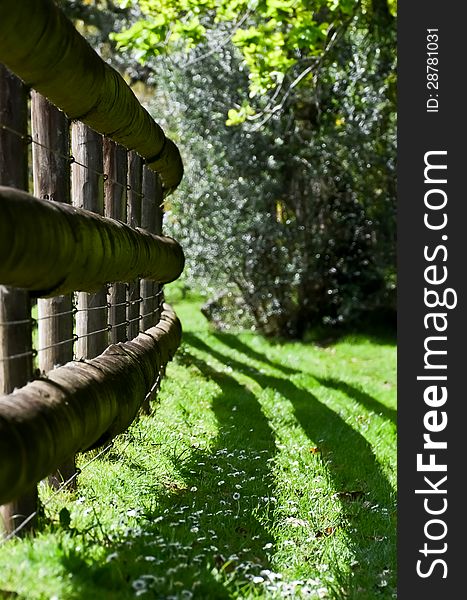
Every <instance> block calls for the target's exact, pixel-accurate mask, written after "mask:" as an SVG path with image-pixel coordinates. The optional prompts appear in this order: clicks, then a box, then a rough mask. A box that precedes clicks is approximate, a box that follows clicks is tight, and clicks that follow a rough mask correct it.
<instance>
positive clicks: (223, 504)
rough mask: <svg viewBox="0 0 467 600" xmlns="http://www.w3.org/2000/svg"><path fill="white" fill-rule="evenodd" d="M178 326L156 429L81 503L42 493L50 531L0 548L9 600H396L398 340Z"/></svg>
mask: <svg viewBox="0 0 467 600" xmlns="http://www.w3.org/2000/svg"><path fill="white" fill-rule="evenodd" d="M176 310H177V312H178V314H179V316H180V318H181V320H182V323H183V326H184V343H183V346H182V348H181V349H180V351H179V352H178V354H177V357H176V359H175V361H174V362H173V363H171V364H170V366H169V368H168V369H167V378H166V379H165V380H164V382H163V385H162V390H161V392H160V394H159V397H158V401H157V403H154V412H153V414H152V415H151V416H150V417H141V418H140V419H139V421H138V422H137V423H135V424H134V425H133V426H132V427H131V428H130V430H129V431H128V432H127V433H126V434H124V435H122V436H120V437H119V438H118V439H117V440H115V443H114V444H113V446H112V447H111V448H110V449H109V450H108V451H107V452H106V453H105V454H104V455H103V456H102V457H101V458H99V459H98V460H95V461H94V462H92V463H91V464H89V465H88V466H87V467H86V468H83V471H82V473H81V474H80V476H79V489H78V491H77V492H74V493H71V492H61V493H59V494H58V495H56V496H54V497H51V496H50V491H49V490H48V489H47V488H46V487H45V486H44V485H42V484H41V497H42V499H43V501H44V502H45V503H46V506H45V509H44V511H43V512H44V514H43V516H42V518H41V528H40V530H39V532H38V533H37V534H36V535H35V536H34V537H33V538H26V539H23V540H15V541H12V542H9V543H7V544H5V545H3V546H2V547H0V589H1V590H3V591H2V592H0V598H11V597H21V598H27V599H28V600H33V599H36V598H41V599H42V598H47V599H52V598H54V599H60V600H62V599H63V600H64V599H78V598H79V599H86V600H87V599H89V600H94V599H112V598H115V599H122V600H123V599H126V598H136V597H140V596H141V597H142V598H148V599H149V598H161V599H162V598H165V599H171V598H172V599H174V600H175V599H185V598H186V599H188V598H199V599H202V600H209V599H223V598H244V599H249V598H271V599H274V598H277V599H279V598H329V599H331V598H332V599H343V598H348V599H359V600H366V599H368V600H379V599H389V598H395V597H396V591H395V589H396V572H395V567H396V539H395V538H396V493H395V486H396V357H395V345H394V341H391V340H387V339H382V338H377V337H372V338H370V337H368V336H364V335H361V336H347V337H343V338H341V339H340V340H339V341H336V342H334V343H330V344H328V345H326V346H324V345H318V344H315V343H311V342H310V343H308V344H306V343H299V342H295V343H286V342H284V343H278V342H271V341H267V340H265V339H264V338H262V337H260V336H259V335H257V334H254V333H251V332H243V333H242V332H241V333H233V332H229V333H218V332H214V331H212V330H210V329H209V326H208V324H207V322H206V321H205V320H204V318H203V317H202V315H201V314H200V313H199V303H196V302H194V301H187V300H186V301H180V302H178V303H177V304H176ZM90 457H92V454H91V455H87V456H84V457H81V458H80V461H81V464H82V465H83V464H85V463H86V462H87V461H89V459H90ZM9 592H10V593H9ZM13 592H14V593H13Z"/></svg>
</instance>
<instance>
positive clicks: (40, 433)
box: [0, 304, 181, 503]
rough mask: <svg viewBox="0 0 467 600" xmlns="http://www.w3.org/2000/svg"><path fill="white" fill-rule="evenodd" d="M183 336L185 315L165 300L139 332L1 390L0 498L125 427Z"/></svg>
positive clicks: (21, 489) (6, 499)
mask: <svg viewBox="0 0 467 600" xmlns="http://www.w3.org/2000/svg"><path fill="white" fill-rule="evenodd" d="M180 338H181V327H180V323H179V321H178V319H177V317H176V315H175V313H174V312H173V311H172V310H171V309H170V307H169V306H168V305H167V304H166V305H164V310H163V313H162V317H161V320H160V321H159V323H158V324H157V325H156V326H155V327H152V328H150V329H148V330H147V331H146V332H144V333H141V334H140V335H138V336H137V337H136V338H135V339H134V340H132V341H130V342H123V343H119V344H116V345H112V346H109V348H108V349H107V350H106V351H105V352H104V353H103V354H101V355H100V356H99V357H97V358H94V359H92V360H89V361H85V362H70V363H68V364H66V365H64V366H62V367H58V368H57V369H54V370H53V371H51V372H50V374H49V375H48V377H47V378H44V377H42V378H40V379H37V380H36V381H33V382H31V383H29V384H28V385H27V386H25V387H23V388H22V389H20V390H17V391H15V392H13V393H12V394H9V395H8V396H3V397H0V456H1V457H2V460H1V461H0V503H5V502H9V501H10V500H13V499H14V498H16V497H17V496H18V495H20V494H21V493H23V492H25V491H26V490H28V489H30V487H31V485H32V484H34V483H36V482H37V481H39V480H40V479H42V478H43V477H45V476H47V474H48V473H51V472H52V471H53V470H54V469H56V468H57V467H58V466H59V465H60V464H61V463H63V461H64V460H65V459H67V458H68V457H69V456H71V455H72V454H74V453H76V452H82V451H84V450H89V449H91V448H93V447H97V446H101V445H103V444H105V443H106V442H107V441H109V440H110V439H112V438H113V437H115V436H116V435H117V434H118V433H121V432H123V431H124V430H125V429H126V428H127V427H128V426H129V425H130V424H131V422H132V421H133V419H134V418H135V416H136V414H137V412H138V409H139V407H140V405H141V402H142V400H143V399H144V398H145V397H146V396H147V395H148V394H149V393H150V392H151V390H152V389H153V387H154V385H157V383H158V378H159V377H160V373H161V372H162V370H163V368H164V367H165V365H166V364H167V361H168V360H169V359H170V358H172V356H173V354H174V353H175V350H176V349H177V348H178V346H179V344H180ZM5 456H8V457H9V458H8V460H3V457H5Z"/></svg>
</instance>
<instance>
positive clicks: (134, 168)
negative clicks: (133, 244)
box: [127, 152, 143, 340]
mask: <svg viewBox="0 0 467 600" xmlns="http://www.w3.org/2000/svg"><path fill="white" fill-rule="evenodd" d="M142 193H143V159H142V158H141V156H139V155H138V154H137V153H136V152H130V153H129V155H128V215H127V223H128V224H129V225H131V227H140V226H141V196H142ZM139 298H140V282H139V279H136V280H134V281H131V282H130V283H129V284H128V311H127V319H128V323H129V325H128V339H129V340H132V339H133V338H135V337H136V336H137V335H138V333H139V330H140V327H139V325H140V321H139V316H140V306H139V305H140V303H139Z"/></svg>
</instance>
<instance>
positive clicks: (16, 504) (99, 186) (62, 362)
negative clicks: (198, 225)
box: [0, 0, 184, 534]
mask: <svg viewBox="0 0 467 600" xmlns="http://www.w3.org/2000/svg"><path fill="white" fill-rule="evenodd" d="M0 14H1V19H0V63H1V64H0V504H3V506H2V507H1V516H2V517H3V521H4V528H5V530H6V532H7V533H8V532H10V534H11V533H14V532H15V531H17V530H18V528H19V527H21V526H22V525H24V523H25V522H26V521H25V520H29V521H31V522H32V519H31V515H34V513H35V511H36V508H37V489H36V484H37V482H39V481H40V480H41V479H43V478H45V477H47V476H49V479H50V481H51V483H52V484H53V485H55V486H61V485H64V484H66V483H69V482H74V481H76V479H75V476H76V471H75V467H74V456H75V454H76V453H78V452H83V451H85V450H89V449H92V448H96V447H98V446H102V445H103V444H105V443H106V442H108V441H109V440H111V439H112V438H113V437H114V436H115V435H117V434H118V433H120V432H122V431H124V430H125V429H126V428H127V427H128V426H129V425H130V423H131V422H132V421H133V420H134V418H135V416H136V415H137V414H138V411H139V410H140V409H141V408H143V410H146V411H147V410H148V406H149V404H148V402H149V398H150V397H151V395H152V394H153V393H154V392H155V391H156V390H157V388H158V386H159V384H160V380H161V377H162V376H163V374H164V369H165V366H166V364H167V362H168V360H170V358H171V357H172V356H173V354H174V352H175V351H176V349H177V347H178V345H179V343H180V339H181V326H180V323H179V321H178V319H177V317H176V315H175V313H174V311H173V310H172V309H171V307H170V306H168V305H167V304H165V303H164V301H163V290H162V285H163V284H164V283H167V282H170V281H173V280H174V279H176V278H177V277H178V276H179V275H180V273H181V272H182V270H183V265H184V256H183V251H182V249H181V248H180V246H179V245H178V244H177V242H176V241H175V240H173V239H171V238H168V237H165V236H163V235H162V208H161V206H162V202H163V198H164V197H165V196H166V195H167V194H169V193H171V192H172V191H173V190H174V189H175V188H176V186H177V185H178V183H179V182H180V180H181V177H182V174H183V168H182V162H181V158H180V154H179V151H178V149H177V147H176V145H175V144H174V143H173V142H172V141H171V140H169V139H168V138H166V136H165V135H164V133H163V131H162V129H161V128H160V127H159V125H157V123H156V122H155V121H154V120H153V119H152V118H151V117H150V115H149V114H148V113H147V111H146V110H145V109H144V108H143V107H142V106H141V105H140V103H139V102H138V100H137V99H136V97H135V96H134V94H133V92H132V91H131V89H130V88H129V87H128V86H127V84H126V83H125V81H124V80H123V78H122V77H121V76H120V75H119V74H118V73H117V72H116V71H115V70H114V69H112V68H111V67H110V66H109V65H107V64H106V63H104V62H103V61H102V59H101V58H100V57H99V56H98V55H97V54H96V53H95V52H94V50H93V49H92V48H91V47H90V46H89V45H88V44H87V42H86V41H85V40H84V39H83V38H82V37H81V36H80V35H79V33H78V32H77V31H76V30H75V29H74V27H73V25H72V24H71V23H70V22H69V21H68V20H67V18H66V17H65V16H64V15H63V14H62V12H61V11H60V10H59V9H58V8H57V6H56V5H55V3H54V2H53V0H22V1H21V2H16V3H13V2H7V1H6V0H0ZM32 88H33V89H32ZM29 92H30V93H29ZM30 181H31V183H32V185H31V183H30ZM31 187H32V189H30V188H31ZM30 192H32V193H30ZM50 474H52V475H50Z"/></svg>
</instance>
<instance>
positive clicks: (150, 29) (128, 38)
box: [113, 0, 395, 124]
mask: <svg viewBox="0 0 467 600" xmlns="http://www.w3.org/2000/svg"><path fill="white" fill-rule="evenodd" d="M132 4H136V5H137V7H138V8H139V9H140V11H141V15H142V18H141V20H139V21H137V22H136V23H135V24H134V25H132V26H131V27H130V28H128V29H126V30H125V31H122V32H120V33H116V34H115V35H114V36H113V39H114V40H115V41H116V42H117V47H118V48H119V49H123V50H134V51H136V52H137V54H136V55H137V56H138V58H139V59H140V60H141V61H142V62H146V61H148V60H151V59H152V58H153V57H154V56H156V55H160V54H164V53H172V52H174V51H180V50H184V51H188V50H190V49H192V48H194V47H196V46H197V45H198V44H201V43H205V42H206V39H207V37H206V34H207V31H208V30H214V29H216V28H217V27H218V26H219V24H224V25H227V28H226V30H227V35H228V39H229V40H231V41H232V43H233V44H234V46H235V47H236V48H238V49H239V50H240V52H241V54H242V59H243V66H244V67H246V68H247V69H248V73H249V82H248V90H249V97H250V98H255V97H259V96H261V95H264V94H267V93H268V92H269V91H270V90H273V89H275V88H277V86H279V85H281V83H282V81H283V79H284V77H285V75H286V74H287V73H290V72H291V71H293V70H294V69H297V68H298V69H299V70H300V69H302V70H303V69H304V68H306V67H308V66H309V65H310V64H311V65H317V64H318V60H319V58H320V57H321V56H322V55H323V54H325V53H326V52H327V51H328V49H329V46H330V45H331V44H332V43H333V40H334V38H335V36H336V34H337V33H338V32H339V30H340V29H345V28H346V27H347V26H348V24H349V23H350V22H351V21H352V20H353V19H355V18H357V19H360V20H362V21H363V22H365V23H366V24H367V25H368V24H369V23H371V21H372V20H373V19H374V17H375V14H376V12H377V11H378V18H379V20H385V18H386V20H387V17H388V16H390V15H394V14H395V2H394V1H393V0H388V1H387V3H386V0H370V2H368V1H366V2H360V1H359V0H220V1H219V0H201V1H195V0H184V1H183V2H179V1H178V0H139V2H133V3H132ZM122 5H123V6H125V7H127V6H128V5H129V3H128V1H126V0H125V1H124V2H122ZM237 122H240V119H235V120H234V121H232V120H231V123H230V124H237Z"/></svg>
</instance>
